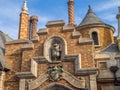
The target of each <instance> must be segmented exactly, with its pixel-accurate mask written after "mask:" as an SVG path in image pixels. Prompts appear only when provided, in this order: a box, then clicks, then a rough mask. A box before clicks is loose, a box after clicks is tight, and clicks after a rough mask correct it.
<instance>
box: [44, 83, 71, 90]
mask: <svg viewBox="0 0 120 90" xmlns="http://www.w3.org/2000/svg"><path fill="white" fill-rule="evenodd" d="M43 90H72V89H71V88H69V87H65V86H63V85H59V84H55V85H50V86H47V87H46V88H44V89H43Z"/></svg>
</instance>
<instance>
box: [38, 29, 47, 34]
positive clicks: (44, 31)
mask: <svg viewBox="0 0 120 90" xmlns="http://www.w3.org/2000/svg"><path fill="white" fill-rule="evenodd" d="M37 34H38V35H44V34H48V30H47V28H43V29H39V31H38V32H37Z"/></svg>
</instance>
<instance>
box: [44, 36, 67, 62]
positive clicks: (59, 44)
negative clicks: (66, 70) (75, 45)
mask: <svg viewBox="0 0 120 90" xmlns="http://www.w3.org/2000/svg"><path fill="white" fill-rule="evenodd" d="M66 46H67V45H66V41H65V40H64V39H63V38H62V37H59V36H52V37H50V38H48V39H47V40H46V42H45V43H44V57H45V58H46V59H47V60H48V61H49V62H54V61H61V60H62V59H63V58H64V55H65V54H67V50H66V49H67V47H66Z"/></svg>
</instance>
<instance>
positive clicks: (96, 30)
mask: <svg viewBox="0 0 120 90" xmlns="http://www.w3.org/2000/svg"><path fill="white" fill-rule="evenodd" d="M93 32H96V33H97V37H98V45H95V44H94V46H95V47H100V46H101V44H100V32H99V30H98V29H97V28H92V29H90V31H89V35H90V38H91V39H92V33H93ZM93 42H94V41H93Z"/></svg>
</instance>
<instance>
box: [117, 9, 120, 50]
mask: <svg viewBox="0 0 120 90" xmlns="http://www.w3.org/2000/svg"><path fill="white" fill-rule="evenodd" d="M118 11H119V12H118V14H117V16H116V18H117V20H118V37H117V43H118V48H119V51H120V7H118Z"/></svg>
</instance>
